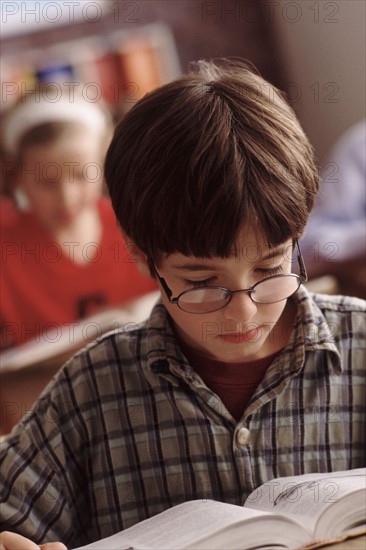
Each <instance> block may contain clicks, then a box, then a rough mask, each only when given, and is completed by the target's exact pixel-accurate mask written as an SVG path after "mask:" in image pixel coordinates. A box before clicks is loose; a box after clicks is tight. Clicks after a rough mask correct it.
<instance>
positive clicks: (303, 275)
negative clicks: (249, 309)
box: [148, 239, 308, 315]
mask: <svg viewBox="0 0 366 550" xmlns="http://www.w3.org/2000/svg"><path fill="white" fill-rule="evenodd" d="M294 242H295V245H296V248H297V252H298V255H297V261H298V263H299V268H300V275H297V274H296V273H282V274H278V275H270V276H269V277H265V278H264V279H262V280H261V281H258V282H257V283H255V284H254V285H252V286H251V287H249V288H242V289H238V290H230V289H228V288H226V287H224V286H211V285H207V286H203V287H199V288H188V289H187V290H183V292H181V293H180V294H178V296H176V297H175V298H172V294H173V292H172V290H171V289H170V288H169V286H168V284H167V282H166V281H165V279H164V277H162V276H161V275H159V272H158V270H157V268H156V265H155V262H154V261H152V259H149V262H148V263H149V265H150V268H151V269H152V271H153V272H154V274H155V275H156V277H157V278H158V280H159V283H160V285H161V287H162V288H163V290H164V292H165V295H166V297H167V298H168V300H169V303H170V304H173V305H176V306H178V307H179V309H180V310H181V311H184V312H185V313H191V314H192V315H204V314H205V313H213V312H214V311H219V310H220V309H223V308H224V307H226V306H227V305H228V304H229V303H230V302H231V300H232V297H233V294H237V293H239V292H247V293H248V296H249V298H250V299H251V300H252V302H254V303H255V304H264V305H266V304H275V303H278V302H282V301H283V300H287V299H288V298H290V297H291V296H293V295H294V294H295V293H296V292H297V291H298V290H299V288H300V286H301V285H302V284H303V283H306V281H307V280H308V274H307V271H306V267H305V262H304V258H303V255H302V252H301V248H300V245H299V241H298V239H294ZM289 275H291V276H293V277H297V278H298V279H299V281H300V284H299V286H298V287H297V289H296V290H295V291H294V292H293V293H292V294H290V296H287V297H286V298H282V299H281V300H276V301H275V302H256V301H255V300H253V298H252V293H253V290H254V289H255V287H256V286H258V285H260V284H261V283H263V282H264V281H267V280H270V279H274V278H276V279H278V278H281V277H288V276H289ZM202 288H210V289H217V290H224V291H225V292H227V293H228V294H229V296H230V298H229V300H228V301H227V302H226V304H224V305H223V306H220V307H219V308H218V309H214V310H212V311H207V312H202V311H186V310H185V309H182V307H181V306H180V305H179V299H180V298H181V297H182V296H183V295H184V294H186V293H187V292H192V290H201V289H202Z"/></svg>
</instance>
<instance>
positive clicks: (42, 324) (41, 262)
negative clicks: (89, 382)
mask: <svg viewBox="0 0 366 550" xmlns="http://www.w3.org/2000/svg"><path fill="white" fill-rule="evenodd" d="M61 92H62V93H61V94H60V97H59V98H58V100H57V101H55V102H51V101H49V99H48V97H47V95H46V94H45V93H44V90H42V88H39V89H38V90H36V91H35V92H34V93H32V94H29V93H28V94H27V95H26V96H25V97H21V98H20V99H19V101H18V102H17V103H16V105H15V106H12V108H11V109H10V110H9V111H8V112H7V113H5V120H4V123H3V130H2V149H3V151H4V152H5V155H6V160H5V164H4V166H5V167H6V166H8V167H9V166H10V165H11V166H13V167H14V170H13V174H12V177H10V176H9V174H10V172H12V171H11V170H8V171H7V170H6V169H3V173H5V174H6V173H7V172H8V176H9V178H8V180H9V179H11V181H10V190H11V196H12V199H9V198H6V197H5V196H3V197H2V198H1V199H0V200H1V203H0V204H1V220H0V229H1V247H2V270H1V271H2V272H1V302H0V316H1V350H4V349H7V348H10V347H13V346H17V345H19V344H22V343H24V342H29V341H31V340H33V341H36V342H37V341H39V340H40V338H41V337H42V336H41V335H42V333H45V332H46V331H49V330H51V329H52V328H54V327H56V326H61V325H65V324H66V325H67V324H69V323H73V322H75V321H77V320H78V319H81V318H85V317H88V316H90V315H93V314H95V313H97V312H99V311H102V310H105V309H107V308H109V307H112V306H117V305H118V306H120V305H121V304H124V303H125V302H127V301H131V300H133V299H134V298H137V297H138V296H141V295H143V294H146V293H148V292H150V291H152V290H155V289H156V285H155V283H154V282H153V281H151V279H149V278H146V277H143V276H142V275H140V274H139V272H138V270H137V268H136V266H135V263H134V261H133V259H132V258H131V257H130V256H129V255H128V253H127V247H126V246H125V244H124V242H123V241H122V237H121V234H120V231H119V227H118V224H117V222H116V218H115V215H114V213H113V210H112V207H111V205H110V201H109V199H108V198H107V197H106V196H103V174H102V165H103V157H104V153H105V150H106V147H107V146H108V142H109V139H108V138H109V132H110V120H109V115H108V112H107V111H106V109H105V108H104V106H103V105H102V104H101V103H100V102H98V104H97V103H92V102H90V101H87V100H86V99H85V98H83V97H82V96H81V95H80V96H78V95H76V94H74V95H73V97H72V98H71V97H70V93H69V91H66V90H64V89H63V88H61ZM3 184H5V185H7V186H8V187H9V181H6V182H3Z"/></svg>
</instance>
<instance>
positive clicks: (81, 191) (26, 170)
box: [18, 128, 103, 232]
mask: <svg viewBox="0 0 366 550" xmlns="http://www.w3.org/2000/svg"><path fill="white" fill-rule="evenodd" d="M100 159H101V147H100V140H99V139H97V138H96V137H93V136H90V134H89V132H87V131H86V130H84V129H83V128H80V129H79V130H78V131H76V132H75V130H74V131H72V132H71V131H70V132H65V133H64V134H62V136H60V138H59V139H58V140H56V141H55V142H53V143H50V144H42V145H34V146H30V147H27V148H26V149H25V150H24V152H23V154H22V158H21V167H20V173H19V175H18V185H19V186H20V187H21V188H22V189H23V190H24V192H25V194H26V196H27V199H28V202H29V206H30V209H31V211H32V212H33V213H34V215H35V216H36V217H37V219H38V220H39V222H40V223H41V224H42V225H43V227H45V228H46V229H47V230H48V231H50V232H57V230H59V229H64V228H67V227H69V226H72V224H73V222H74V221H75V220H76V219H77V218H78V216H79V215H80V214H81V213H83V212H84V211H85V209H88V208H90V207H93V206H94V205H95V203H96V201H97V200H98V198H99V197H100V194H101V189H102V181H103V180H102V163H101V160H100Z"/></svg>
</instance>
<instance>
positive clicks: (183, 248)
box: [105, 59, 318, 261]
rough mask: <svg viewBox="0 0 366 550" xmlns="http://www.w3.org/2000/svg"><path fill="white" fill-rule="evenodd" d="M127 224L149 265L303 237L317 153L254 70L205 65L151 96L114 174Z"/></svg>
mask: <svg viewBox="0 0 366 550" xmlns="http://www.w3.org/2000/svg"><path fill="white" fill-rule="evenodd" d="M105 175H106V181H107V185H108V188H109V193H110V196H111V199H112V202H113V206H114V209H115V212H116V214H117V218H118V221H119V223H120V225H121V227H122V229H123V230H124V232H125V233H126V235H127V236H128V238H130V239H131V240H132V241H133V242H134V243H135V244H136V245H137V246H138V247H139V248H140V249H141V250H142V251H143V252H144V253H145V254H146V255H147V256H148V257H149V258H152V259H154V260H155V261H158V258H159V253H160V252H164V253H167V254H170V253H173V252H181V253H182V254H185V255H194V256H197V257H211V256H218V257H227V256H229V255H230V254H232V253H233V250H234V246H235V240H236V237H237V235H238V232H239V231H240V230H241V229H242V228H243V227H244V226H252V227H257V228H258V230H260V231H263V232H264V234H265V236H266V239H267V240H268V243H269V244H270V245H276V244H280V243H282V242H285V241H286V240H287V239H289V238H292V239H294V238H297V237H299V236H300V235H301V234H302V232H303V230H304V227H305V225H306V222H307V218H308V215H309V212H310V210H311V208H312V206H313V200H314V196H315V194H316V192H317V190H318V173H317V168H316V163H315V159H314V155H313V150H312V147H311V146H310V144H309V141H308V139H307V138H306V136H305V134H304V132H303V130H302V128H301V126H300V124H299V122H298V120H297V118H296V116H295V114H294V112H293V110H292V109H291V107H290V106H289V105H288V104H287V103H286V101H285V99H284V98H283V97H282V94H281V93H280V92H279V91H278V90H276V89H275V88H274V87H273V86H272V85H270V84H269V83H268V82H266V81H265V80H263V79H262V78H261V77H260V76H259V75H258V74H256V73H255V72H254V71H253V70H251V69H250V68H249V67H248V66H247V65H246V64H244V63H242V62H237V61H229V60H226V59H224V60H217V61H199V62H198V63H197V64H196V65H195V71H194V72H192V73H191V74H189V75H186V76H183V77H181V78H179V79H178V80H176V81H174V82H172V83H169V84H167V85H165V86H162V87H161V88H158V89H157V90H155V91H153V92H151V93H149V94H147V95H146V96H145V97H144V98H143V99H141V100H140V101H139V102H138V103H137V104H136V105H135V106H134V107H133V108H132V109H131V111H130V112H129V113H128V114H127V115H126V116H125V117H124V119H123V120H122V121H121V122H120V123H119V125H118V126H117V128H116V130H115V134H114V137H113V139H112V142H111V144H110V147H109V149H108V153H107V157H106V164H105Z"/></svg>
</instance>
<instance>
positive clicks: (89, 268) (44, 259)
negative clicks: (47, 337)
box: [0, 198, 157, 349]
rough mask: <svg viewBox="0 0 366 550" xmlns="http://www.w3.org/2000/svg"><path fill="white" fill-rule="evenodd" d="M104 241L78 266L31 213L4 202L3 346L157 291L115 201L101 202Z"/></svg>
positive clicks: (87, 250)
mask: <svg viewBox="0 0 366 550" xmlns="http://www.w3.org/2000/svg"><path fill="white" fill-rule="evenodd" d="M98 207H99V213H100V217H101V222H102V227H103V230H102V237H101V241H100V242H99V243H88V244H87V245H85V246H84V248H83V251H82V252H83V255H84V254H85V256H86V257H87V258H92V261H90V262H87V263H84V264H78V263H75V262H74V261H72V251H73V250H75V249H74V248H73V247H75V246H77V243H70V244H69V245H68V249H69V250H70V253H69V254H65V253H64V252H63V251H62V249H61V247H60V245H59V244H58V243H57V242H55V241H54V240H52V237H50V236H49V235H48V234H47V233H46V232H45V231H44V230H43V228H42V227H41V226H40V225H39V224H38V223H37V220H36V219H35V218H34V217H33V216H32V214H30V213H25V212H17V211H16V210H15V209H14V206H13V205H12V203H10V202H9V201H6V200H4V201H3V202H2V204H1V220H0V224H1V225H0V228H1V263H2V269H1V279H0V293H1V294H0V298H1V301H0V317H1V344H0V347H1V349H5V348H6V347H10V346H14V345H19V344H21V343H23V342H26V341H29V340H32V339H34V340H36V339H37V337H38V335H40V334H42V332H44V331H48V330H51V329H52V328H55V327H56V326H59V325H63V324H67V323H73V322H75V321H77V320H78V319H80V318H82V317H87V316H89V315H93V314H95V313H97V312H98V311H101V310H103V309H106V308H108V307H113V306H117V305H120V304H122V303H124V302H127V301H129V300H132V299H134V298H137V297H138V296H141V295H143V294H146V293H147V292H150V291H153V290H156V288H157V286H156V283H155V282H154V281H153V280H152V279H150V278H148V277H144V276H143V275H141V274H140V273H139V272H138V270H137V267H136V265H135V263H134V262H133V260H132V259H131V257H130V255H129V254H128V251H127V248H126V245H125V243H124V241H123V239H122V236H121V233H120V231H119V229H118V226H117V222H116V218H115V215H114V212H113V209H112V207H111V204H110V201H109V200H107V199H106V198H102V199H101V200H100V202H99V204H98Z"/></svg>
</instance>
